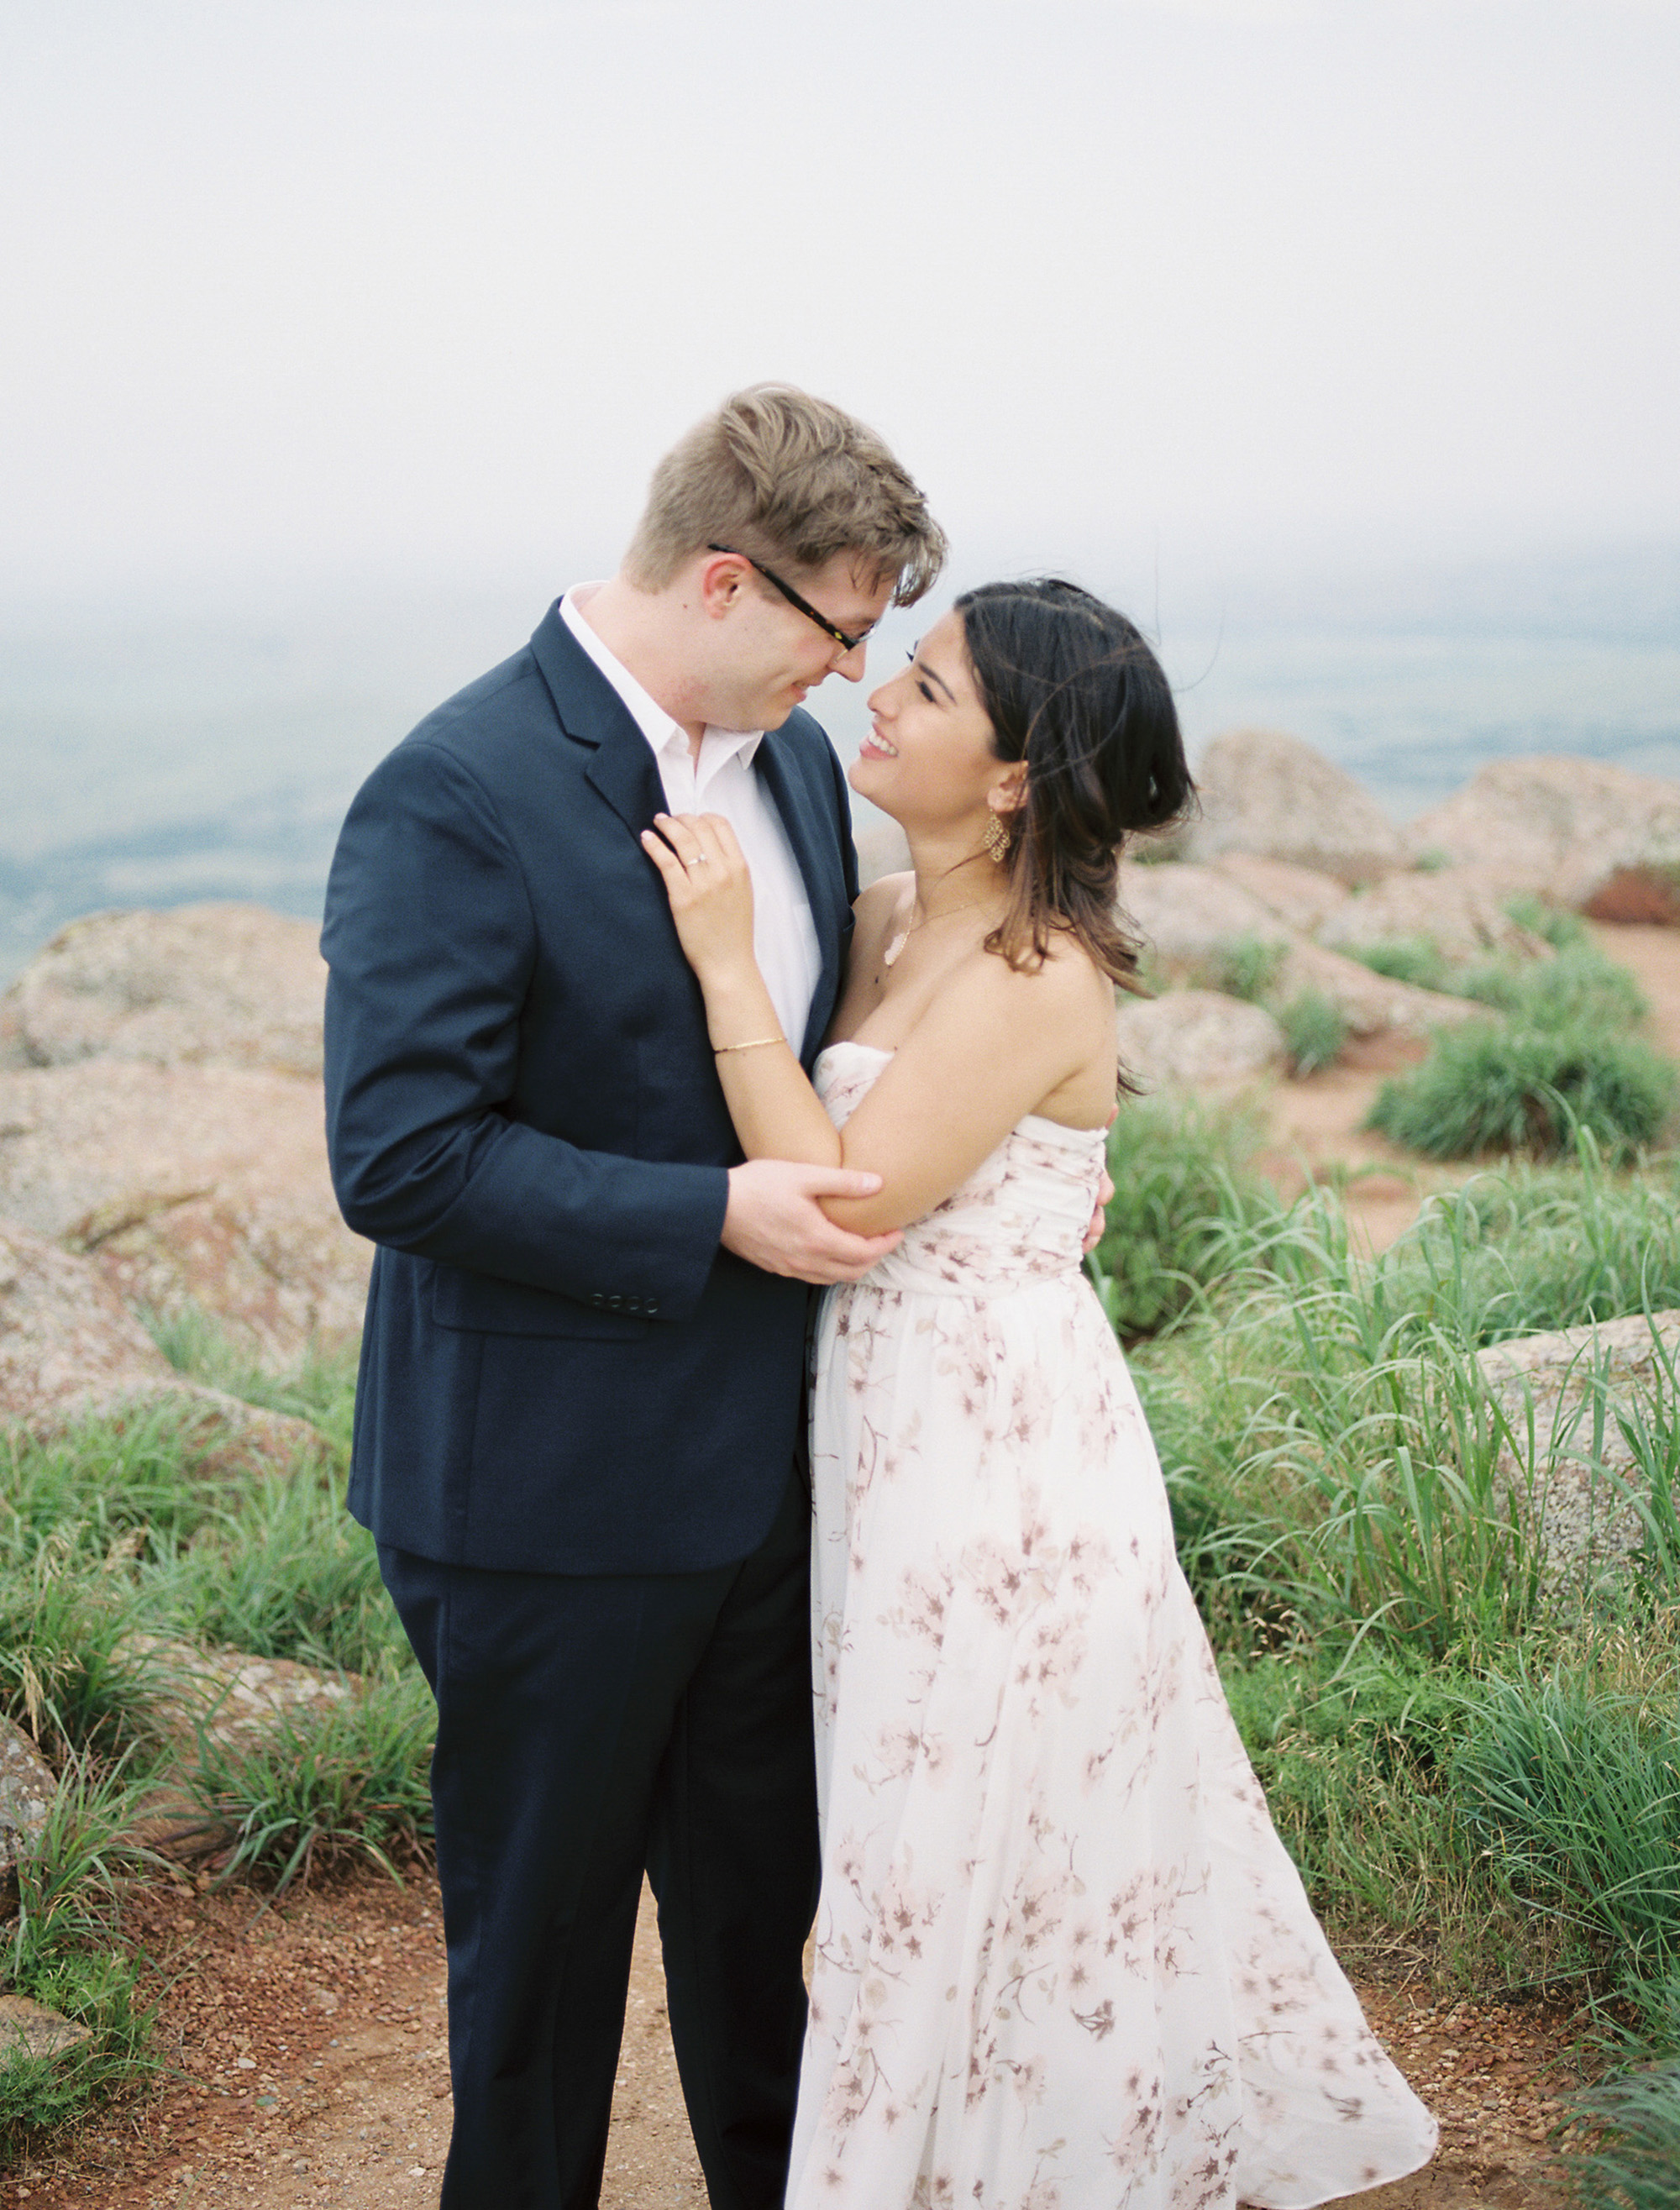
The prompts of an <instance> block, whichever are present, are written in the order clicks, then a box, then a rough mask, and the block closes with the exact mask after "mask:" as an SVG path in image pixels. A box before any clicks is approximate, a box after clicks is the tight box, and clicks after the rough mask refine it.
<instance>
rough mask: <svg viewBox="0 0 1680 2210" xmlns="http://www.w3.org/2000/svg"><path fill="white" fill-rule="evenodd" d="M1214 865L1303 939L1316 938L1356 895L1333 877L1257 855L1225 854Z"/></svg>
mask: <svg viewBox="0 0 1680 2210" xmlns="http://www.w3.org/2000/svg"><path fill="white" fill-rule="evenodd" d="M1213 865H1214V866H1215V868H1216V869H1217V870H1218V873H1220V874H1222V875H1225V876H1228V877H1229V878H1230V880H1231V881H1232V882H1234V883H1236V884H1237V885H1239V886H1240V887H1241V888H1242V889H1243V890H1245V891H1248V895H1249V897H1255V898H1258V899H1259V900H1260V903H1261V904H1262V905H1263V906H1264V907H1265V908H1266V910H1267V912H1268V913H1271V914H1272V915H1275V916H1276V918H1277V919H1278V920H1279V921H1282V922H1283V923H1284V926H1285V927H1289V928H1292V929H1295V930H1296V931H1298V932H1299V933H1300V934H1302V936H1315V935H1316V934H1317V933H1318V932H1319V930H1320V928H1322V927H1323V926H1324V924H1325V922H1326V921H1328V920H1329V919H1330V916H1331V915H1333V913H1336V912H1338V911H1339V909H1341V908H1342V907H1343V906H1345V904H1346V903H1347V902H1348V900H1349V898H1350V897H1351V896H1352V895H1353V893H1352V892H1351V891H1350V890H1349V888H1348V886H1347V885H1346V884H1345V883H1339V882H1338V881H1337V880H1336V879H1335V877H1334V876H1333V875H1320V874H1319V873H1316V872H1315V871H1314V869H1313V868H1311V867H1297V866H1293V865H1291V863H1290V861H1289V860H1262V859H1260V858H1259V857H1258V856H1257V855H1256V854H1254V853H1253V852H1222V853H1221V854H1219V856H1218V859H1217V860H1215V861H1214V862H1213Z"/></svg>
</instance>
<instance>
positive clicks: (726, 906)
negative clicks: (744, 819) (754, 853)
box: [642, 813, 757, 983]
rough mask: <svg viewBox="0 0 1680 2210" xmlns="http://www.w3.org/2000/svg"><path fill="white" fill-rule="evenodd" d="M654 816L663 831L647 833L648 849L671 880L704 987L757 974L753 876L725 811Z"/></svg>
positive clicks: (677, 916)
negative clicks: (753, 934)
mask: <svg viewBox="0 0 1680 2210" xmlns="http://www.w3.org/2000/svg"><path fill="white" fill-rule="evenodd" d="M653 818H654V821H655V823H656V827H657V830H658V833H657V834H655V831H654V830H652V829H647V830H644V831H643V832H642V848H643V850H644V852H645V853H646V854H647V855H648V857H649V858H650V860H652V861H653V863H654V865H655V866H656V867H657V868H658V870H659V872H660V873H661V874H662V876H663V877H664V878H665V891H666V895H667V896H668V897H669V899H670V901H671V918H672V919H673V920H674V921H675V922H676V925H677V936H678V939H679V940H680V943H681V945H682V948H683V951H684V954H685V956H686V958H687V961H688V963H689V965H690V966H691V967H692V969H694V972H695V973H696V974H697V975H698V976H699V978H700V980H701V981H702V982H703V983H706V982H715V981H727V980H728V979H730V978H731V977H732V976H735V975H744V974H746V972H747V971H748V970H751V971H752V973H753V974H755V975H756V973H757V968H756V965H755V963H754V960H753V956H752V874H751V873H750V872H749V870H748V868H747V865H746V857H745V855H744V854H743V853H742V851H741V848H740V845H739V844H738V843H737V842H736V841H735V832H734V830H733V829H732V828H731V827H730V826H729V824H728V822H727V821H726V820H725V819H724V818H723V816H722V814H721V813H683V814H672V813H656V814H655V816H654V817H653Z"/></svg>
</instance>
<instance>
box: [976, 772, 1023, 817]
mask: <svg viewBox="0 0 1680 2210" xmlns="http://www.w3.org/2000/svg"><path fill="white" fill-rule="evenodd" d="M1026 802H1027V764H1026V762H1025V761H1024V760H1012V761H1011V762H1010V763H1009V765H1008V766H1007V767H1006V769H1005V770H1004V771H1003V773H1002V774H1001V775H1000V776H999V777H998V779H997V781H996V782H994V784H993V785H992V787H991V788H990V789H989V790H988V792H987V794H986V803H987V805H988V806H990V807H991V809H992V811H993V812H994V813H1002V814H1008V813H1018V812H1020V810H1021V808H1022V807H1023V806H1024V805H1025V804H1026Z"/></svg>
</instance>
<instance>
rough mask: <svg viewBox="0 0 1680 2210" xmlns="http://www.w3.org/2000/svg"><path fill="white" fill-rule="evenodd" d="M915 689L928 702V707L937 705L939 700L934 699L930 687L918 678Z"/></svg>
mask: <svg viewBox="0 0 1680 2210" xmlns="http://www.w3.org/2000/svg"><path fill="white" fill-rule="evenodd" d="M916 689H917V690H918V691H920V692H921V693H922V697H924V698H925V699H926V700H927V701H928V704H929V705H930V706H937V705H938V703H939V700H938V699H937V698H935V697H934V693H933V691H932V689H931V687H930V686H929V685H928V684H926V683H924V682H923V681H922V678H921V677H920V676H917V678H916Z"/></svg>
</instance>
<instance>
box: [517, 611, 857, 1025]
mask: <svg viewBox="0 0 1680 2210" xmlns="http://www.w3.org/2000/svg"><path fill="white" fill-rule="evenodd" d="M598 589H600V586H599V584H597V583H578V584H575V585H574V586H573V588H572V589H571V590H569V591H568V592H567V593H566V595H565V597H564V598H563V599H562V600H561V601H560V619H561V620H562V621H563V622H564V623H565V625H566V627H567V628H568V629H569V630H570V631H571V634H572V635H573V637H576V638H577V642H578V643H579V644H580V645H582V647H583V649H584V651H585V652H587V653H588V654H589V658H590V659H591V660H592V661H594V662H595V666H596V667H598V668H599V669H600V670H601V673H602V674H603V675H604V676H605V677H606V678H607V681H608V682H609V683H610V684H611V685H612V686H613V689H614V690H615V691H617V692H618V694H619V697H620V698H622V699H623V701H624V703H625V706H626V708H627V709H629V712H630V716H631V719H632V721H633V722H635V723H636V726H637V727H638V728H639V729H640V730H641V732H642V734H643V735H644V737H645V738H646V739H647V740H648V742H649V744H650V746H652V748H653V756H654V758H655V760H656V763H657V764H658V767H659V779H660V781H661V782H662V783H663V785H664V787H665V811H666V812H668V813H721V814H722V816H723V818H725V820H726V821H728V824H729V826H730V827H731V828H732V829H733V830H734V832H735V835H736V836H737V838H738V839H739V840H740V848H741V850H742V852H743V853H744V854H746V865H747V870H748V872H749V873H750V874H751V875H752V949H753V951H754V953H755V955H756V956H757V958H758V972H759V973H760V974H761V975H763V976H764V985H765V987H766V988H767V989H768V990H769V992H770V997H771V1004H772V1005H774V1006H775V1008H776V1017H777V1020H778V1021H779V1022H780V1023H782V1033H783V1036H786V1037H787V1039H788V1042H789V1043H790V1044H791V1045H792V1047H793V1048H794V1051H795V1054H797V1053H798V1051H799V1048H800V1047H801V1044H802V1043H803V1042H804V1041H805V1029H806V1023H807V1021H808V1020H809V1019H810V1017H811V1000H812V999H813V997H814V996H815V994H816V989H817V982H818V978H819V976H820V975H821V973H822V968H823V961H822V952H821V950H820V948H819V945H818V943H817V925H816V923H815V922H814V921H813V920H812V918H811V901H810V900H809V898H807V896H806V895H805V879H804V877H803V876H802V875H801V873H800V871H799V862H798V860H795V857H794V851H793V847H792V845H791V844H790V843H789V842H788V832H787V830H786V829H785V828H784V827H783V824H782V817H781V815H780V814H779V813H778V812H777V810H776V803H775V800H773V799H772V798H771V794H770V793H769V791H768V790H766V789H765V788H764V785H763V783H762V782H759V780H758V776H756V775H755V774H754V773H753V772H752V757H753V754H754V753H755V752H757V751H758V746H760V744H762V743H763V741H764V731H763V730H762V729H714V728H707V730H706V732H705V734H704V736H703V737H702V739H701V740H700V758H699V760H698V764H697V762H696V761H695V758H694V756H693V752H692V748H691V746H690V744H689V740H688V732H687V730H686V729H685V728H683V726H682V724H681V723H680V722H674V721H673V720H672V719H671V716H669V715H668V713H667V712H666V711H665V709H664V708H663V707H662V706H661V705H659V704H658V703H656V701H655V700H654V699H652V698H650V697H649V695H648V693H647V692H646V691H644V689H643V688H642V686H641V685H640V684H639V683H638V681H637V680H636V678H635V677H634V676H633V675H632V673H631V672H630V670H629V669H628V668H627V667H625V664H624V662H623V661H621V660H619V658H618V657H617V656H616V655H614V654H613V653H611V652H609V651H608V650H607V647H606V646H605V645H604V644H603V643H601V639H600V638H599V637H597V636H596V635H595V631H593V630H592V629H591V628H590V627H589V623H588V622H587V621H586V620H585V619H583V614H582V613H581V612H580V611H579V609H580V608H581V607H583V606H586V605H587V604H588V603H589V597H590V595H591V594H592V593H594V592H595V591H596V590H598ZM648 865H649V866H650V867H651V866H652V865H653V862H652V860H650V861H649V862H648Z"/></svg>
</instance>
